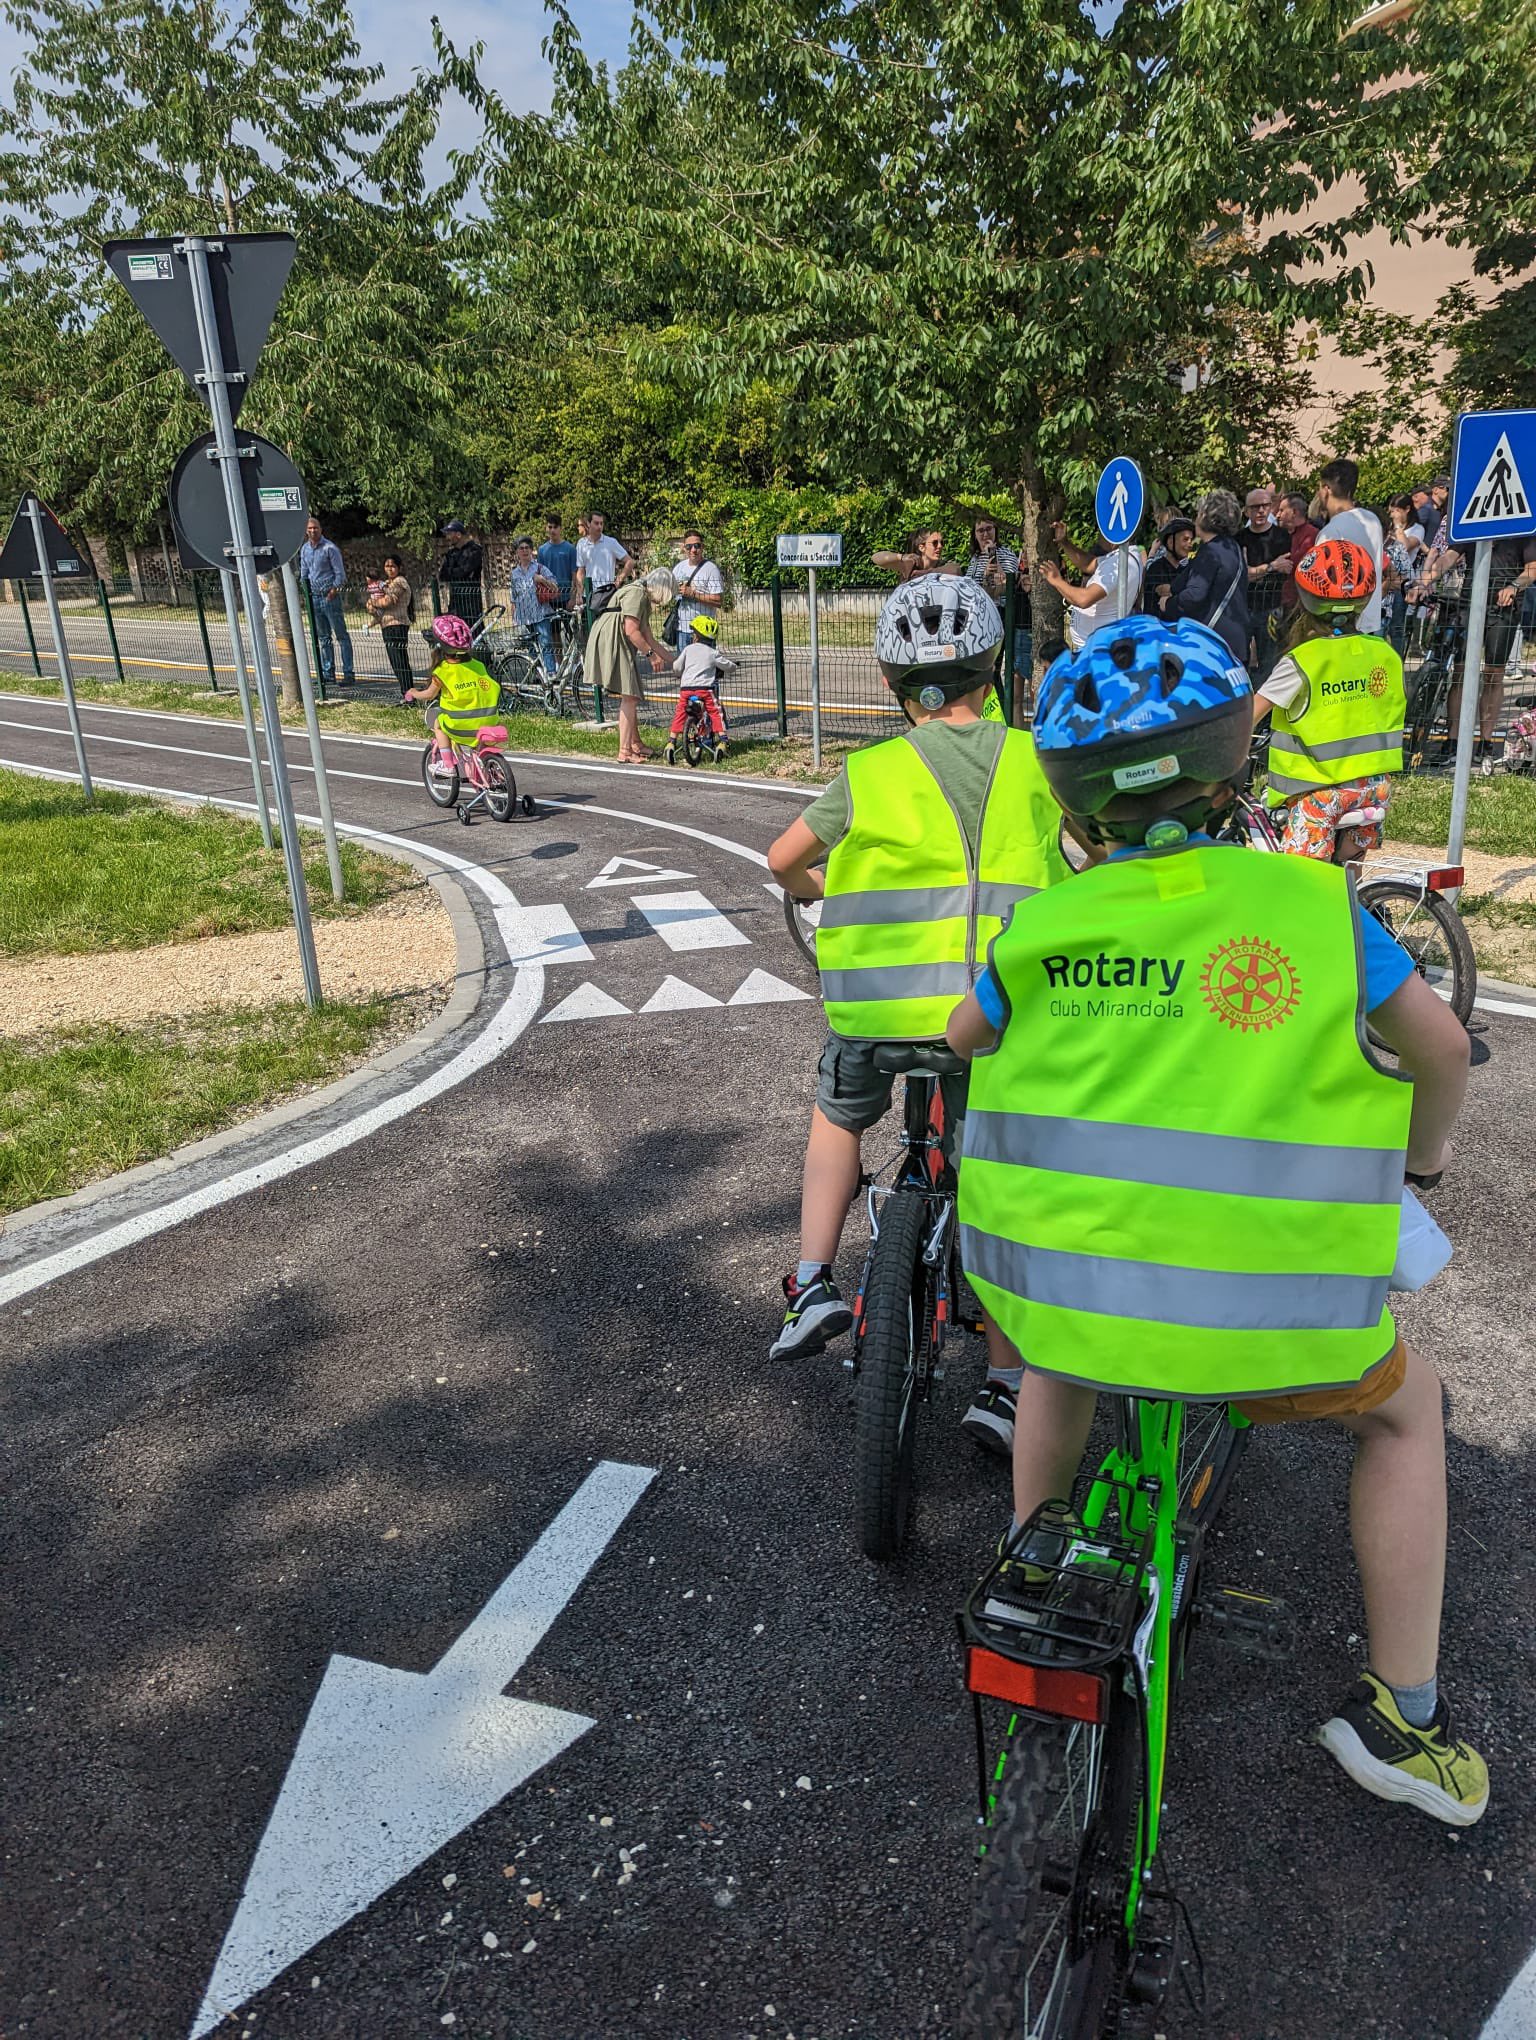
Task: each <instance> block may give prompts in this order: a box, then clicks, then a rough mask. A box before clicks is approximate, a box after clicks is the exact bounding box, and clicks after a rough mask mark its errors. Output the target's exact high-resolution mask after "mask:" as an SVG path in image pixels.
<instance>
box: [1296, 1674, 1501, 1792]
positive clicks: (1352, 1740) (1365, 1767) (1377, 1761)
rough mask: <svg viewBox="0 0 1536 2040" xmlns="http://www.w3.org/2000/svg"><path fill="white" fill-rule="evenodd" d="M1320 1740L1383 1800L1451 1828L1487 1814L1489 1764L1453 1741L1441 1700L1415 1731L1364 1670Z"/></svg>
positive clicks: (1386, 1691) (1322, 1730) (1360, 1782)
mask: <svg viewBox="0 0 1536 2040" xmlns="http://www.w3.org/2000/svg"><path fill="white" fill-rule="evenodd" d="M1317 1739H1318V1741H1319V1742H1320V1743H1321V1744H1322V1746H1323V1748H1324V1749H1325V1750H1327V1751H1328V1753H1329V1755H1330V1756H1332V1757H1334V1758H1336V1759H1337V1760H1338V1762H1339V1763H1340V1764H1342V1765H1343V1767H1344V1769H1345V1770H1346V1771H1348V1773H1349V1775H1350V1777H1351V1778H1353V1779H1354V1781H1355V1783H1356V1784H1357V1785H1363V1786H1364V1787H1365V1789H1366V1791H1367V1792H1374V1793H1375V1795H1376V1797H1377V1798H1378V1799H1400V1800H1402V1801H1403V1802H1404V1804H1406V1805H1408V1806H1417V1807H1418V1808H1420V1810H1421V1811H1422V1812H1424V1813H1429V1814H1433V1815H1434V1817H1435V1819H1436V1820H1443V1821H1445V1822H1447V1823H1448V1825H1449V1826H1451V1827H1471V1825H1472V1823H1473V1822H1474V1821H1477V1820H1481V1819H1482V1817H1483V1815H1484V1813H1485V1812H1486V1811H1487V1808H1488V1766H1487V1765H1486V1764H1485V1763H1484V1762H1483V1760H1482V1758H1481V1757H1480V1756H1479V1755H1478V1753H1477V1751H1476V1750H1475V1749H1473V1748H1472V1746H1471V1745H1470V1743H1464V1742H1456V1741H1454V1740H1453V1738H1452V1735H1451V1717H1450V1715H1449V1713H1448V1712H1447V1711H1446V1705H1445V1702H1444V1701H1443V1700H1442V1701H1441V1702H1440V1704H1439V1706H1438V1707H1437V1708H1436V1709H1435V1718H1434V1720H1433V1721H1432V1722H1431V1723H1430V1724H1429V1726H1428V1728H1415V1727H1414V1726H1413V1724H1412V1722H1408V1721H1404V1719H1403V1717H1402V1715H1401V1714H1400V1713H1399V1712H1398V1709H1397V1702H1396V1701H1395V1700H1394V1699H1393V1698H1392V1691H1391V1688H1390V1687H1389V1686H1386V1685H1383V1683H1382V1681H1381V1680H1380V1679H1378V1678H1377V1677H1376V1675H1375V1673H1374V1672H1363V1673H1362V1674H1361V1675H1360V1677H1359V1678H1358V1679H1357V1680H1356V1681H1355V1683H1354V1685H1353V1686H1351V1687H1350V1689H1349V1692H1348V1693H1347V1694H1346V1695H1345V1698H1344V1703H1343V1705H1342V1706H1341V1707H1340V1708H1339V1710H1338V1712H1337V1713H1336V1714H1335V1715H1334V1716H1333V1718H1332V1719H1331V1720H1330V1721H1325V1722H1324V1723H1323V1725H1322V1727H1321V1728H1320V1729H1319V1730H1318V1731H1317Z"/></svg>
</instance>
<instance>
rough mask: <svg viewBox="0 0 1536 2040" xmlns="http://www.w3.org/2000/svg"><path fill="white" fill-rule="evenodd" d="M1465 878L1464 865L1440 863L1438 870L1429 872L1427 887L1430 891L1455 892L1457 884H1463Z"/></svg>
mask: <svg viewBox="0 0 1536 2040" xmlns="http://www.w3.org/2000/svg"><path fill="white" fill-rule="evenodd" d="M1466 878H1467V872H1466V866H1465V865H1462V864H1442V865H1441V866H1440V869H1439V870H1438V871H1432V872H1431V873H1430V874H1429V889H1430V891H1431V892H1455V891H1456V889H1457V887H1458V886H1461V885H1465V883H1466Z"/></svg>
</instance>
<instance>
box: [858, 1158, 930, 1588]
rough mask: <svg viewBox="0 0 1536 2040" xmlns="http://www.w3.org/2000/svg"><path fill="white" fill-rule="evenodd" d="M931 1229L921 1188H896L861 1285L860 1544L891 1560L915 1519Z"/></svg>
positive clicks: (872, 1555) (870, 1554) (868, 1553)
mask: <svg viewBox="0 0 1536 2040" xmlns="http://www.w3.org/2000/svg"><path fill="white" fill-rule="evenodd" d="M928 1230H929V1221H928V1199H927V1198H926V1197H925V1196H924V1194H923V1193H922V1191H921V1190H896V1191H893V1192H892V1193H891V1195H890V1196H889V1197H887V1198H886V1200H885V1207H884V1209H883V1211H882V1212H881V1214H880V1231H879V1234H878V1236H877V1237H876V1240H875V1244H874V1248H873V1250H872V1252H871V1254H870V1261H869V1273H868V1276H867V1277H866V1279H865V1283H864V1329H863V1332H862V1334H861V1336H860V1339H859V1377H858V1388H857V1391H856V1403H857V1410H858V1426H857V1434H856V1446H855V1450H856V1453H857V1461H856V1485H857V1495H858V1517H859V1548H860V1549H861V1550H862V1551H863V1553H864V1556H865V1557H866V1558H874V1559H887V1558H894V1557H895V1556H896V1554H897V1553H898V1552H899V1551H900V1550H901V1547H902V1545H903V1544H904V1543H905V1542H906V1539H907V1532H908V1530H909V1529H910V1528H911V1523H912V1499H913V1489H914V1486H915V1477H914V1476H915V1465H914V1461H915V1456H916V1445H917V1401H918V1394H917V1388H918V1379H917V1363H918V1354H919V1351H920V1350H921V1346H922V1341H923V1338H924V1336H925V1325H924V1318H925V1313H926V1310H927V1296H926V1289H927V1284H926V1282H925V1281H924V1279H923V1274H924V1271H923V1246H924V1243H925V1242H926V1240H927V1237H928Z"/></svg>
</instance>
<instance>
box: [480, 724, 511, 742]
mask: <svg viewBox="0 0 1536 2040" xmlns="http://www.w3.org/2000/svg"><path fill="white" fill-rule="evenodd" d="M506 741H507V726H506V724H505V723H491V724H488V725H487V726H486V727H485V728H484V729H480V730H477V731H476V732H475V742H476V743H477V744H504V743H505V742H506Z"/></svg>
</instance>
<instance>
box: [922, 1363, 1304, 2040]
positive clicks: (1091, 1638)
mask: <svg viewBox="0 0 1536 2040" xmlns="http://www.w3.org/2000/svg"><path fill="white" fill-rule="evenodd" d="M1114 1420H1115V1430H1116V1438H1115V1443H1114V1446H1113V1448H1112V1449H1111V1450H1110V1452H1109V1453H1108V1455H1107V1456H1106V1457H1105V1459H1104V1462H1103V1464H1102V1465H1101V1466H1100V1468H1099V1470H1098V1471H1097V1472H1096V1473H1093V1474H1090V1475H1086V1476H1083V1477H1080V1478H1079V1479H1078V1481H1077V1482H1076V1483H1075V1484H1074V1489H1073V1496H1072V1499H1071V1501H1070V1502H1059V1501H1057V1502H1047V1503H1046V1504H1045V1506H1044V1507H1043V1508H1042V1509H1040V1510H1038V1511H1037V1512H1036V1514H1035V1516H1034V1517H1032V1518H1031V1520H1030V1522H1029V1523H1028V1524H1026V1525H1025V1526H1024V1529H1023V1531H1022V1532H1021V1533H1020V1535H1019V1537H1018V1538H1017V1539H1015V1540H1013V1542H1012V1546H1011V1550H1010V1552H1009V1554H1008V1555H1007V1556H1000V1557H999V1558H998V1560H997V1561H996V1563H994V1565H993V1566H992V1567H991V1569H990V1570H989V1571H988V1572H987V1574H986V1575H985V1577H984V1578H983V1579H982V1581H981V1583H980V1585H979V1586H978V1587H977V1588H976V1590H975V1591H974V1592H973V1593H972V1595H971V1597H970V1599H969V1600H968V1601H967V1602H966V1605H965V1607H964V1609H963V1610H962V1612H961V1615H960V1634H961V1641H962V1645H963V1647H964V1652H965V1675H966V1686H967V1688H968V1690H969V1691H970V1693H971V1695H972V1696H973V1700H974V1706H975V1717H976V1755H977V1764H978V1769H979V1788H980V1799H981V1808H980V1821H981V1824H982V1826H983V1828H984V1829H985V1834H984V1838H983V1841H982V1844H981V1853H980V1860H979V1864H978V1874H977V1880H976V1890H975V1906H974V1917H973V1931H972V1936H971V1944H970V1954H969V1957H968V1960H967V1963H966V1969H965V1977H964V1990H965V2012H966V2029H967V2030H968V2031H971V2032H974V2033H977V2034H980V2035H985V2036H986V2040H1003V2036H1005V2035H1006V2036H1009V2040H1105V2036H1110V2035H1113V2034H1115V2033H1116V2032H1117V2031H1118V2030H1119V2020H1120V2014H1121V2011H1122V2008H1124V2007H1126V2006H1132V2005H1145V2006H1155V2005H1158V2004H1161V2003H1162V2001H1163V1999H1164V1997H1165V1996H1166V1994H1167V1991H1168V1988H1169V1985H1170V1983H1171V1981H1172V1979H1173V1976H1174V1975H1175V1973H1178V1974H1179V1975H1180V1976H1181V1977H1182V1980H1183V1982H1184V1985H1185V1988H1186V1990H1187V1991H1188V1992H1189V1995H1190V1998H1191V2002H1192V2003H1197V2002H1198V1999H1199V1992H1200V1987H1201V1969H1200V1956H1199V1948H1198V1945H1197V1944H1196V1943H1195V1940H1194V1935H1193V1932H1192V1931H1191V1930H1190V1927H1189V1920H1188V1915H1187V1914H1186V1913H1185V1911H1184V1908H1183V1906H1182V1903H1181V1902H1180V1900H1179V1899H1178V1897H1177V1894H1176V1893H1175V1892H1174V1891H1173V1890H1172V1888H1171V1886H1170V1885H1169V1884H1168V1882H1167V1879H1166V1876H1165V1875H1163V1874H1161V1866H1160V1864H1159V1857H1158V1849H1159V1839H1160V1830H1161V1825H1162V1821H1161V1816H1162V1811H1163V1789H1164V1777H1165V1772H1166V1767H1167V1757H1168V1735H1169V1723H1170V1716H1171V1712H1172V1703H1173V1690H1174V1686H1175V1684H1176V1682H1177V1680H1178V1678H1179V1675H1180V1673H1181V1671H1182V1668H1183V1664H1184V1655H1185V1651H1186V1649H1187V1647H1188V1643H1189V1639H1190V1636H1191V1633H1192V1631H1193V1630H1194V1629H1195V1627H1196V1626H1199V1627H1202V1628H1208V1629H1211V1630H1213V1631H1215V1632H1216V1633H1217V1634H1219V1635H1221V1636H1222V1637H1224V1639H1225V1640H1227V1641H1229V1642H1231V1643H1233V1644H1235V1645H1236V1646H1237V1647H1239V1648H1241V1649H1243V1650H1245V1651H1247V1652H1249V1653H1250V1654H1252V1655H1254V1656H1258V1657H1267V1658H1283V1657H1286V1656H1288V1655H1289V1652H1290V1617H1289V1614H1288V1612H1287V1611H1286V1609H1285V1608H1284V1607H1283V1606H1282V1604H1281V1603H1279V1602H1278V1601H1271V1600H1268V1599H1266V1598H1265V1597H1264V1596H1262V1595H1256V1594H1247V1593H1242V1592H1239V1591H1238V1590H1236V1589H1233V1588H1220V1589H1216V1590H1212V1591H1207V1590H1206V1589H1205V1587H1204V1585H1203V1581H1202V1577H1201V1575H1202V1571H1203V1567H1204V1560H1205V1542H1206V1538H1207V1536H1208V1534H1209V1531H1210V1527H1211V1524H1212V1522H1213V1521H1214V1519H1215V1517H1216V1514H1217V1512H1218V1511H1219V1510H1220V1508H1221V1506H1222V1504H1223V1503H1224V1501H1225V1500H1226V1498H1227V1495H1228V1492H1229V1491H1230V1489H1231V1485H1232V1481H1233V1478H1234V1476H1235V1474H1236V1472H1237V1467H1238V1463H1239V1461H1240V1459H1241V1457H1242V1454H1243V1450H1244V1448H1245V1446H1246V1444H1247V1439H1248V1424H1247V1420H1246V1419H1245V1418H1243V1417H1241V1416H1240V1415H1238V1414H1237V1413H1236V1412H1235V1411H1233V1410H1230V1409H1229V1408H1228V1406H1227V1405H1226V1404H1224V1403H1218V1404H1205V1403H1200V1404H1184V1403H1178V1402H1150V1401H1146V1400H1143V1399H1140V1398H1130V1397H1116V1398H1114ZM1020 1553H1025V1554H1027V1559H1028V1565H1027V1570H1026V1567H1025V1565H1024V1564H1022V1563H1021V1562H1020V1558H1019V1554H1020ZM988 1699H991V1700H996V1701H1003V1702H1005V1703H1006V1704H1007V1706H1008V1708H1009V1710H1010V1713H1009V1718H1008V1721H1007V1726H1006V1730H1005V1733H1004V1736H1003V1739H1002V1747H1001V1750H1000V1752H999V1754H998V1755H997V1756H996V1758H995V1759H989V1755H988V1745H987V1722H986V1714H985V1712H984V1705H983V1703H984V1701H986V1700H988ZM1181 1921H1182V1924H1183V1928H1184V1931H1185V1934H1186V1937H1187V1938H1188V1940H1189V1943H1190V1951H1191V1952H1190V1955H1189V1957H1188V1958H1181V1956H1180V1952H1179V1945H1178V1939H1179V1928H1180V1923H1181Z"/></svg>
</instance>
